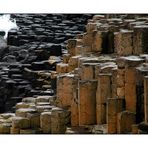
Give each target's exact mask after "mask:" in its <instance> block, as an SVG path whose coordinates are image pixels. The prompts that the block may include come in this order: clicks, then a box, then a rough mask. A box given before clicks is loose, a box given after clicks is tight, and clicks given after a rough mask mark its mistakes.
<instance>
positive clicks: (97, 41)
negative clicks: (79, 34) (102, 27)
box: [92, 31, 102, 52]
mask: <svg viewBox="0 0 148 148" xmlns="http://www.w3.org/2000/svg"><path fill="white" fill-rule="evenodd" d="M94 34H95V35H94V41H93V43H92V51H93V52H101V51H102V35H101V33H100V32H99V31H94Z"/></svg>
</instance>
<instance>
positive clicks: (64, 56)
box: [63, 53, 70, 64]
mask: <svg viewBox="0 0 148 148" xmlns="http://www.w3.org/2000/svg"><path fill="white" fill-rule="evenodd" d="M69 59H70V54H68V53H67V54H63V63H65V64H67V63H68V61H69Z"/></svg>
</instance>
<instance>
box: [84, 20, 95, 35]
mask: <svg viewBox="0 0 148 148" xmlns="http://www.w3.org/2000/svg"><path fill="white" fill-rule="evenodd" d="M96 29H97V23H91V22H89V23H87V25H86V30H87V32H88V33H91V32H92V31H94V30H96Z"/></svg>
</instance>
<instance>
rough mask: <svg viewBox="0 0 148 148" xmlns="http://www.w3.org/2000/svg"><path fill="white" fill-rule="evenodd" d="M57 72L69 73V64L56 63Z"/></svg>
mask: <svg viewBox="0 0 148 148" xmlns="http://www.w3.org/2000/svg"><path fill="white" fill-rule="evenodd" d="M56 72H57V73H67V72H68V64H65V63H58V64H57V65H56Z"/></svg>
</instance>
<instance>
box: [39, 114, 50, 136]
mask: <svg viewBox="0 0 148 148" xmlns="http://www.w3.org/2000/svg"><path fill="white" fill-rule="evenodd" d="M40 124H41V129H42V131H43V133H51V112H43V113H41V116H40Z"/></svg>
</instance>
